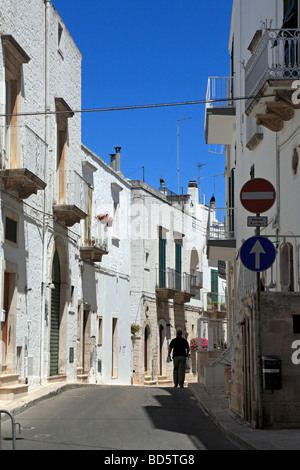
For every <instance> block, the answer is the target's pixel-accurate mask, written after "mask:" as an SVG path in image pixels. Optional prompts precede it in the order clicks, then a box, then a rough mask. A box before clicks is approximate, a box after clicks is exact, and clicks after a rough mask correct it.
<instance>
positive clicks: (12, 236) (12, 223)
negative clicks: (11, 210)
mask: <svg viewBox="0 0 300 470" xmlns="http://www.w3.org/2000/svg"><path fill="white" fill-rule="evenodd" d="M17 228H18V223H17V221H16V220H13V219H11V218H10V217H6V218H5V240H6V241H9V242H11V243H14V244H17Z"/></svg>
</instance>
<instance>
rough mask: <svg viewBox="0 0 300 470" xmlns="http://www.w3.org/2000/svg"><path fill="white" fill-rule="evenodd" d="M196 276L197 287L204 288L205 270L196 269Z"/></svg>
mask: <svg viewBox="0 0 300 470" xmlns="http://www.w3.org/2000/svg"><path fill="white" fill-rule="evenodd" d="M194 276H195V289H202V288H203V272H201V271H194Z"/></svg>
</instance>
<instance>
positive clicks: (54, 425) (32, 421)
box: [2, 386, 237, 456]
mask: <svg viewBox="0 0 300 470" xmlns="http://www.w3.org/2000/svg"><path fill="white" fill-rule="evenodd" d="M15 418H16V422H18V423H20V425H21V428H22V431H21V434H19V433H18V427H17V450H102V451H104V455H107V456H111V454H112V453H113V452H114V451H124V452H125V451H126V455H128V452H129V453H130V451H131V450H132V451H134V450H150V451H176V452H175V453H177V454H179V453H181V454H184V452H193V451H197V450H235V449H237V448H236V447H235V446H234V445H233V444H232V443H231V442H229V441H228V440H227V439H226V437H225V436H224V435H223V434H222V433H221V432H220V431H219V429H218V428H217V427H216V426H215V425H214V423H213V422H212V421H211V420H210V418H209V417H207V416H206V415H205V413H204V412H203V411H202V410H201V408H200V407H199V406H198V404H197V403H196V401H195V399H194V398H193V396H192V394H191V392H190V391H189V390H188V389H179V388H178V389H173V388H150V387H119V386H103V387H91V388H89V387H88V388H76V389H72V390H68V391H66V392H63V393H61V394H60V395H58V396H56V397H53V398H50V399H48V400H45V401H43V402H41V403H39V404H36V405H35V406H33V407H32V408H30V409H28V410H27V411H25V412H23V413H21V414H19V415H17V416H16V417H15ZM11 448H12V441H11V423H10V421H5V422H4V423H3V424H2V449H3V450H6V449H7V450H9V449H11ZM179 451H182V452H179ZM118 455H119V454H118Z"/></svg>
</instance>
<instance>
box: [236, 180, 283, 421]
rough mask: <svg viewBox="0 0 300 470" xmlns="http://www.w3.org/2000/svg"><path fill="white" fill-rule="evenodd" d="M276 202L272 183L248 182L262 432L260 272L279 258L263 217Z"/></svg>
mask: <svg viewBox="0 0 300 470" xmlns="http://www.w3.org/2000/svg"><path fill="white" fill-rule="evenodd" d="M275 199H276V191H275V189H274V186H273V185H272V183H270V182H269V181H267V180H265V179H263V178H254V179H252V180H250V181H248V182H247V183H246V184H245V185H244V186H243V187H242V190H241V193H240V200H241V203H242V205H243V207H244V208H245V209H246V210H247V211H249V212H253V213H254V214H256V217H248V221H247V225H248V227H256V236H255V237H251V238H249V239H248V240H246V241H245V243H244V244H243V245H242V247H241V250H240V256H241V261H242V263H243V264H244V266H245V267H246V268H248V269H249V270H251V271H255V272H256V289H257V295H256V315H255V321H256V336H257V341H256V355H257V370H258V373H257V389H258V397H257V401H258V427H259V429H262V422H263V409H262V375H261V370H262V362H261V359H262V355H261V331H260V321H261V319H260V288H261V287H260V272H261V271H265V270H266V269H268V268H270V267H271V266H272V264H273V263H274V261H275V258H276V250H275V248H274V245H273V243H272V242H270V240H269V239H268V238H266V237H261V236H260V227H266V226H267V225H268V218H267V217H261V215H260V214H261V213H262V212H266V211H268V210H269V209H271V207H272V206H273V204H274V202H275Z"/></svg>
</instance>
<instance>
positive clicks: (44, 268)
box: [40, 0, 51, 385]
mask: <svg viewBox="0 0 300 470" xmlns="http://www.w3.org/2000/svg"><path fill="white" fill-rule="evenodd" d="M44 1H45V17H44V21H45V37H44V42H45V48H44V102H45V122H44V142H45V143H46V144H48V151H47V152H46V156H45V159H46V161H45V170H44V178H45V182H47V183H48V157H49V139H48V121H49V116H48V115H47V114H46V113H47V112H48V111H49V74H48V70H49V67H48V64H49V47H48V32H49V24H48V23H49V10H50V6H51V2H50V0H44ZM47 187H48V185H47ZM47 187H46V188H47ZM46 191H47V189H45V190H44V194H43V196H44V211H43V212H44V213H43V235H42V237H43V238H42V251H43V252H42V283H41V327H40V384H41V385H42V384H43V376H44V340H45V334H44V333H45V332H44V328H45V326H44V325H45V316H46V298H47V295H46V286H47V262H48V256H47V246H48V217H47V216H46V212H47V210H46V209H47V197H46Z"/></svg>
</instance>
